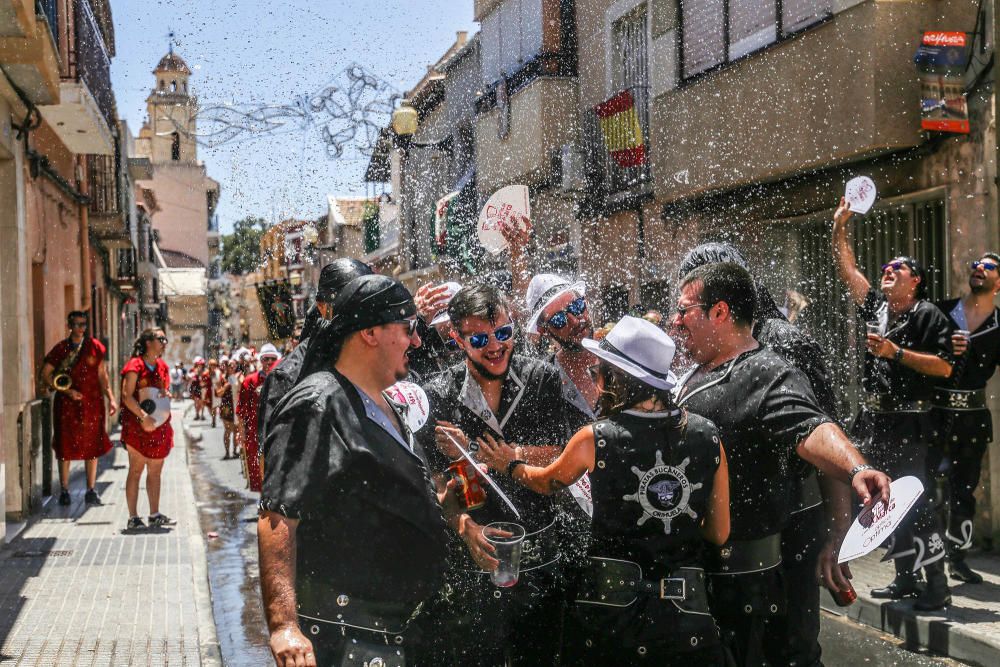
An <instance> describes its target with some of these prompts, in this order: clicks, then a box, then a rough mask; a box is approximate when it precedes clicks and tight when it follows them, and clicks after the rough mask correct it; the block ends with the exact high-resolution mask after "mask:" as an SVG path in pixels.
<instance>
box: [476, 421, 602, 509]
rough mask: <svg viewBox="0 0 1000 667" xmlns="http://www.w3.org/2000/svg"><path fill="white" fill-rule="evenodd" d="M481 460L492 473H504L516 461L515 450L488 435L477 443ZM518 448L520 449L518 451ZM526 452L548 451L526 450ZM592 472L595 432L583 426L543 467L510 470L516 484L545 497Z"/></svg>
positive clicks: (520, 466)
mask: <svg viewBox="0 0 1000 667" xmlns="http://www.w3.org/2000/svg"><path fill="white" fill-rule="evenodd" d="M479 447H480V450H479V452H480V458H481V459H483V461H484V462H486V463H488V464H489V465H490V467H492V468H493V469H494V470H501V472H506V471H507V466H508V465H509V464H510V462H511V461H513V460H515V459H516V458H517V454H516V450H515V448H514V447H511V446H510V445H508V444H505V443H502V442H497V441H496V440H495V439H493V438H492V437H490V436H486V437H485V438H482V439H480V440H479ZM519 449H520V448H519ZM523 449H525V450H528V449H547V448H544V447H526V448H523ZM593 469H594V430H593V429H592V428H591V427H590V426H585V427H583V428H582V429H580V430H579V431H577V433H576V435H574V436H573V437H572V438H571V439H570V441H569V444H567V445H566V448H565V449H563V450H562V453H560V454H559V456H558V458H556V460H555V461H552V462H551V463H548V464H546V465H544V467H543V466H535V465H530V462H529V465H519V466H517V467H515V468H514V470H513V477H514V479H515V480H517V482H519V483H520V484H522V485H524V486H525V487H527V488H529V489H531V490H532V491H534V492H536V493H541V494H544V495H548V494H551V493H555V492H556V491H559V490H561V489H565V488H566V487H568V486H570V485H571V484H573V483H574V482H575V481H576V480H578V479H580V478H581V477H583V474H584V473H585V472H588V471H590V470H593Z"/></svg>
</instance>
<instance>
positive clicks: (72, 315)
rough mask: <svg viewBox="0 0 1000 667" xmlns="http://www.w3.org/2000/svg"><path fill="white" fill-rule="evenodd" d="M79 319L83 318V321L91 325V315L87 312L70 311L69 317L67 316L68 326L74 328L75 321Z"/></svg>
mask: <svg viewBox="0 0 1000 667" xmlns="http://www.w3.org/2000/svg"><path fill="white" fill-rule="evenodd" d="M78 317H82V318H83V319H85V320H87V324H90V313H88V312H87V311H85V310H71V311H69V315H67V316H66V326H68V327H72V326H73V320H75V319H76V318H78Z"/></svg>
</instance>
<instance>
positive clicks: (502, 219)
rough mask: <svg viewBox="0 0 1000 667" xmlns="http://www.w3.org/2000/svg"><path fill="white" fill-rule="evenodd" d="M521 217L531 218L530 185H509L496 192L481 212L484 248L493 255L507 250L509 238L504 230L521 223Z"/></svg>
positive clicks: (479, 227) (481, 235) (480, 219)
mask: <svg viewBox="0 0 1000 667" xmlns="http://www.w3.org/2000/svg"><path fill="white" fill-rule="evenodd" d="M521 218H528V219H529V220H530V219H531V203H530V202H529V201H528V186H526V185H508V186H507V187H505V188H501V189H499V190H497V191H496V192H494V193H493V196H492V197H490V198H489V200H488V201H487V202H486V206H484V207H483V210H482V211H481V212H480V213H479V225H478V232H479V242H480V243H481V244H482V246H483V248H485V249H486V250H487V251H488V252H489V253H490V254H493V255H499V254H500V253H501V252H503V251H504V250H506V249H507V239H505V238H504V236H503V231H502V230H503V229H504V228H505V227H513V226H514V225H521V224H522V221H521Z"/></svg>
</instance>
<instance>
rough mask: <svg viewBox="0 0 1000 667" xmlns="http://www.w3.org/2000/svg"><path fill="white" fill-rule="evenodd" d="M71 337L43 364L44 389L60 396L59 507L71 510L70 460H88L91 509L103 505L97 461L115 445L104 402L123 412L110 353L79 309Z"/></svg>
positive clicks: (70, 321)
mask: <svg viewBox="0 0 1000 667" xmlns="http://www.w3.org/2000/svg"><path fill="white" fill-rule="evenodd" d="M66 324H67V326H68V327H69V330H70V333H69V336H68V337H67V338H66V339H64V340H61V341H59V343H58V344H56V346H55V347H53V348H52V350H51V351H50V352H49V353H48V354H47V355H46V356H45V362H44V363H43V364H42V372H41V380H42V385H43V386H44V387H45V388H47V389H53V390H55V391H56V397H55V404H54V405H53V416H52V423H53V426H54V427H55V433H54V434H53V435H54V437H53V439H52V447H53V449H54V450H55V453H56V458H57V459H59V483H60V484H61V490H60V492H59V504H60V505H69V504H70V503H71V501H72V499H71V498H70V495H69V464H70V461H85V462H86V464H85V465H86V471H87V493H86V495H85V496H84V500H85V502H86V503H87V504H88V505H100V504H101V497H100V496H99V495H98V494H97V490H96V489H95V488H94V485H95V484H96V483H97V458H98V457H99V456H103V455H104V454H107V453H108V452H109V451H111V440H110V439H109V438H108V431H107V429H106V428H105V422H104V408H105V405H104V398H105V397H107V399H108V403H107V409H108V414H109V415H113V414H115V412H117V410H118V404H117V403H116V402H115V396H114V393H113V392H112V391H111V382H110V381H109V380H108V368H107V366H106V365H105V363H104V358H105V355H106V354H107V351H106V350H105V348H104V345H102V344H101V342H100V341H99V340H97V339H96V338H92V337H91V336H90V335H89V332H88V331H87V327H88V325H89V320H88V318H87V313H86V312H85V311H82V310H74V311H73V312H71V313H70V314H69V316H68V317H67V318H66Z"/></svg>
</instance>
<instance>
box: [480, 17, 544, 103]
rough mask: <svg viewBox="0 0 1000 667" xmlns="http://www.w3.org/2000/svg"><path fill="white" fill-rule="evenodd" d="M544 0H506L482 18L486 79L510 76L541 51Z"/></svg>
mask: <svg viewBox="0 0 1000 667" xmlns="http://www.w3.org/2000/svg"><path fill="white" fill-rule="evenodd" d="M543 25H544V24H543V16H542V0H503V2H502V3H500V5H499V6H498V7H497V8H496V9H494V10H493V11H492V12H491V13H490V14H489V16H486V17H484V18H483V22H482V29H481V31H480V33H481V34H480V48H481V53H482V59H483V83H485V84H487V85H489V84H492V83H494V82H496V81H499V80H500V78H501V77H503V76H510V75H511V74H513V73H514V72H516V71H517V70H519V69H520V68H521V67H522V66H523V65H524V64H525V63H526V62H528V61H530V60H532V59H533V58H534V57H535V56H537V55H538V54H540V53H541V52H542V32H543V30H542V28H543Z"/></svg>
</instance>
